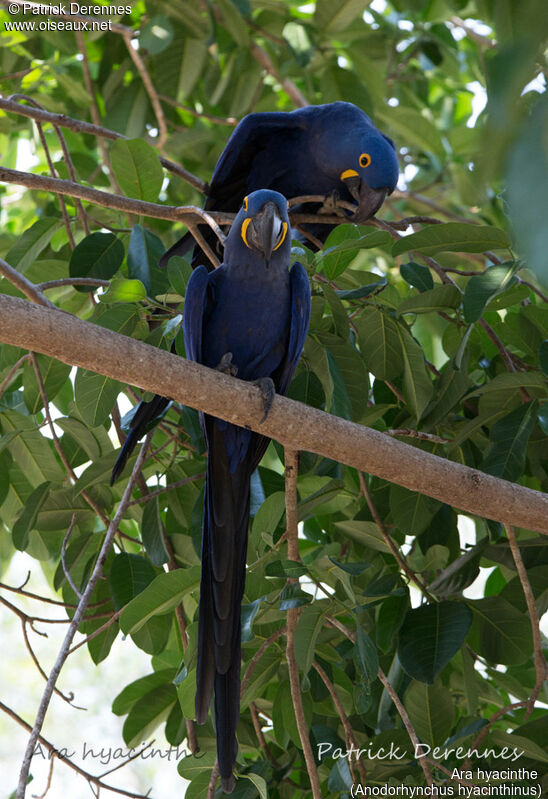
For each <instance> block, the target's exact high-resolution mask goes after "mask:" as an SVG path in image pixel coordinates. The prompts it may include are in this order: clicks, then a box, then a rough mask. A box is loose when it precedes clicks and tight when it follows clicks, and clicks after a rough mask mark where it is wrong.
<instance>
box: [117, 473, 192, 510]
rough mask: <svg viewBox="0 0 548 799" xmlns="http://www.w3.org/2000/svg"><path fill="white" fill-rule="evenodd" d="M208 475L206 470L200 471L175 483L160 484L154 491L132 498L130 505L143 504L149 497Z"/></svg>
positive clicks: (151, 497)
mask: <svg viewBox="0 0 548 799" xmlns="http://www.w3.org/2000/svg"><path fill="white" fill-rule="evenodd" d="M205 476H206V473H205V472H200V473H199V474H193V475H192V476H191V477H183V478H181V480H177V482H175V483H169V485H165V486H160V488H155V489H154V491H150V492H149V493H148V494H145V495H144V496H142V497H137V499H132V500H131V502H130V503H129V507H131V506H132V505H142V504H143V502H148V501H149V499H153V498H154V497H158V496H160V494H165V493H166V491H172V490H173V489H174V488H179V486H184V485H188V483H193V482H195V481H196V480H202V479H203V478H204V477H205Z"/></svg>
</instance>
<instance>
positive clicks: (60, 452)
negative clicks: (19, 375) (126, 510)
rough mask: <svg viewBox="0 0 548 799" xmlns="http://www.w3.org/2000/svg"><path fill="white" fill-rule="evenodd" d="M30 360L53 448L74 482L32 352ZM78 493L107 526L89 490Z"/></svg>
mask: <svg viewBox="0 0 548 799" xmlns="http://www.w3.org/2000/svg"><path fill="white" fill-rule="evenodd" d="M30 361H31V363H32V366H33V369H34V374H35V375H36V382H37V383H38V390H39V392H40V397H41V399H42V404H43V406H44V415H45V417H46V422H47V424H48V427H49V431H50V433H51V438H52V441H53V446H54V447H55V449H56V451H57V454H58V455H59V457H60V458H61V462H62V464H63V466H64V467H65V470H66V472H67V475H68V476H69V478H70V479H71V480H72V481H73V482H74V483H76V481H77V480H78V477H77V476H76V473H75V471H74V469H73V468H72V466H71V465H70V462H69V460H68V458H67V456H66V455H65V452H64V450H63V447H62V446H61V442H60V441H59V436H58V435H57V433H56V431H55V426H54V424H53V419H52V418H51V414H50V411H49V399H48V396H47V394H46V388H45V386H44V380H43V378H42V373H41V372H40V367H39V366H38V360H37V358H36V355H35V354H34V352H31V353H30ZM80 494H81V497H82V499H83V500H85V501H86V502H87V504H88V505H89V506H90V508H91V509H92V510H93V511H94V512H95V513H96V514H97V515H98V516H99V518H100V519H101V521H102V522H103V524H104V525H105V527H108V518H107V516H106V514H105V512H104V511H103V509H102V508H101V507H100V506H99V505H98V504H97V502H95V500H94V499H93V497H92V496H91V494H89V492H88V491H86V490H82V491H81V492H80Z"/></svg>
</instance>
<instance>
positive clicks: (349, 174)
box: [341, 169, 359, 180]
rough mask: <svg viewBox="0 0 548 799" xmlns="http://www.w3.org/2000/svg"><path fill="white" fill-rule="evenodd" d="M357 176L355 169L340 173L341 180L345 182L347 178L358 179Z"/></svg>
mask: <svg viewBox="0 0 548 799" xmlns="http://www.w3.org/2000/svg"><path fill="white" fill-rule="evenodd" d="M358 177H359V175H358V173H357V172H356V170H355V169H345V170H344V172H341V180H346V179H347V178H358Z"/></svg>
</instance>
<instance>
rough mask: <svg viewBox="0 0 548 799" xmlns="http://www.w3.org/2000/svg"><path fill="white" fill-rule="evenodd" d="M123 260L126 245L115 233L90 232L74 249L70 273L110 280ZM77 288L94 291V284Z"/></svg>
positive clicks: (71, 274)
mask: <svg viewBox="0 0 548 799" xmlns="http://www.w3.org/2000/svg"><path fill="white" fill-rule="evenodd" d="M120 141H121V140H120ZM123 260H124V245H123V244H122V242H121V241H120V239H118V238H117V237H116V236H115V235H114V233H90V235H89V236H86V238H85V239H82V241H81V242H79V243H78V244H77V245H76V247H75V248H74V250H73V251H72V255H71V256H70V262H69V274H70V276H71V277H95V278H98V279H99V280H110V278H111V277H112V276H113V275H114V274H115V273H116V272H117V271H118V269H119V268H120V267H121V265H122V261H123ZM77 288H78V290H79V291H83V292H90V291H93V286H78V287H77Z"/></svg>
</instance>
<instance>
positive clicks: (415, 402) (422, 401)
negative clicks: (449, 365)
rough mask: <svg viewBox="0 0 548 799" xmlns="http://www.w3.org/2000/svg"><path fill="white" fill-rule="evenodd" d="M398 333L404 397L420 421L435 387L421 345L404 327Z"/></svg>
mask: <svg viewBox="0 0 548 799" xmlns="http://www.w3.org/2000/svg"><path fill="white" fill-rule="evenodd" d="M397 333H398V335H399V339H400V344H401V357H402V360H403V396H404V398H405V402H406V404H407V406H408V407H409V410H410V411H411V412H412V414H413V416H414V417H415V419H416V420H417V421H419V419H420V418H421V417H422V415H423V413H424V411H425V410H426V407H427V405H428V403H429V402H430V400H431V399H432V394H433V393H434V386H433V383H432V380H431V379H430V376H429V374H428V371H427V369H426V363H425V360H424V353H423V351H422V349H421V347H420V346H419V344H417V342H416V341H415V339H414V338H413V337H412V336H411V334H410V333H408V332H407V331H406V330H405V329H404V328H403V327H401V326H398V328H397Z"/></svg>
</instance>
